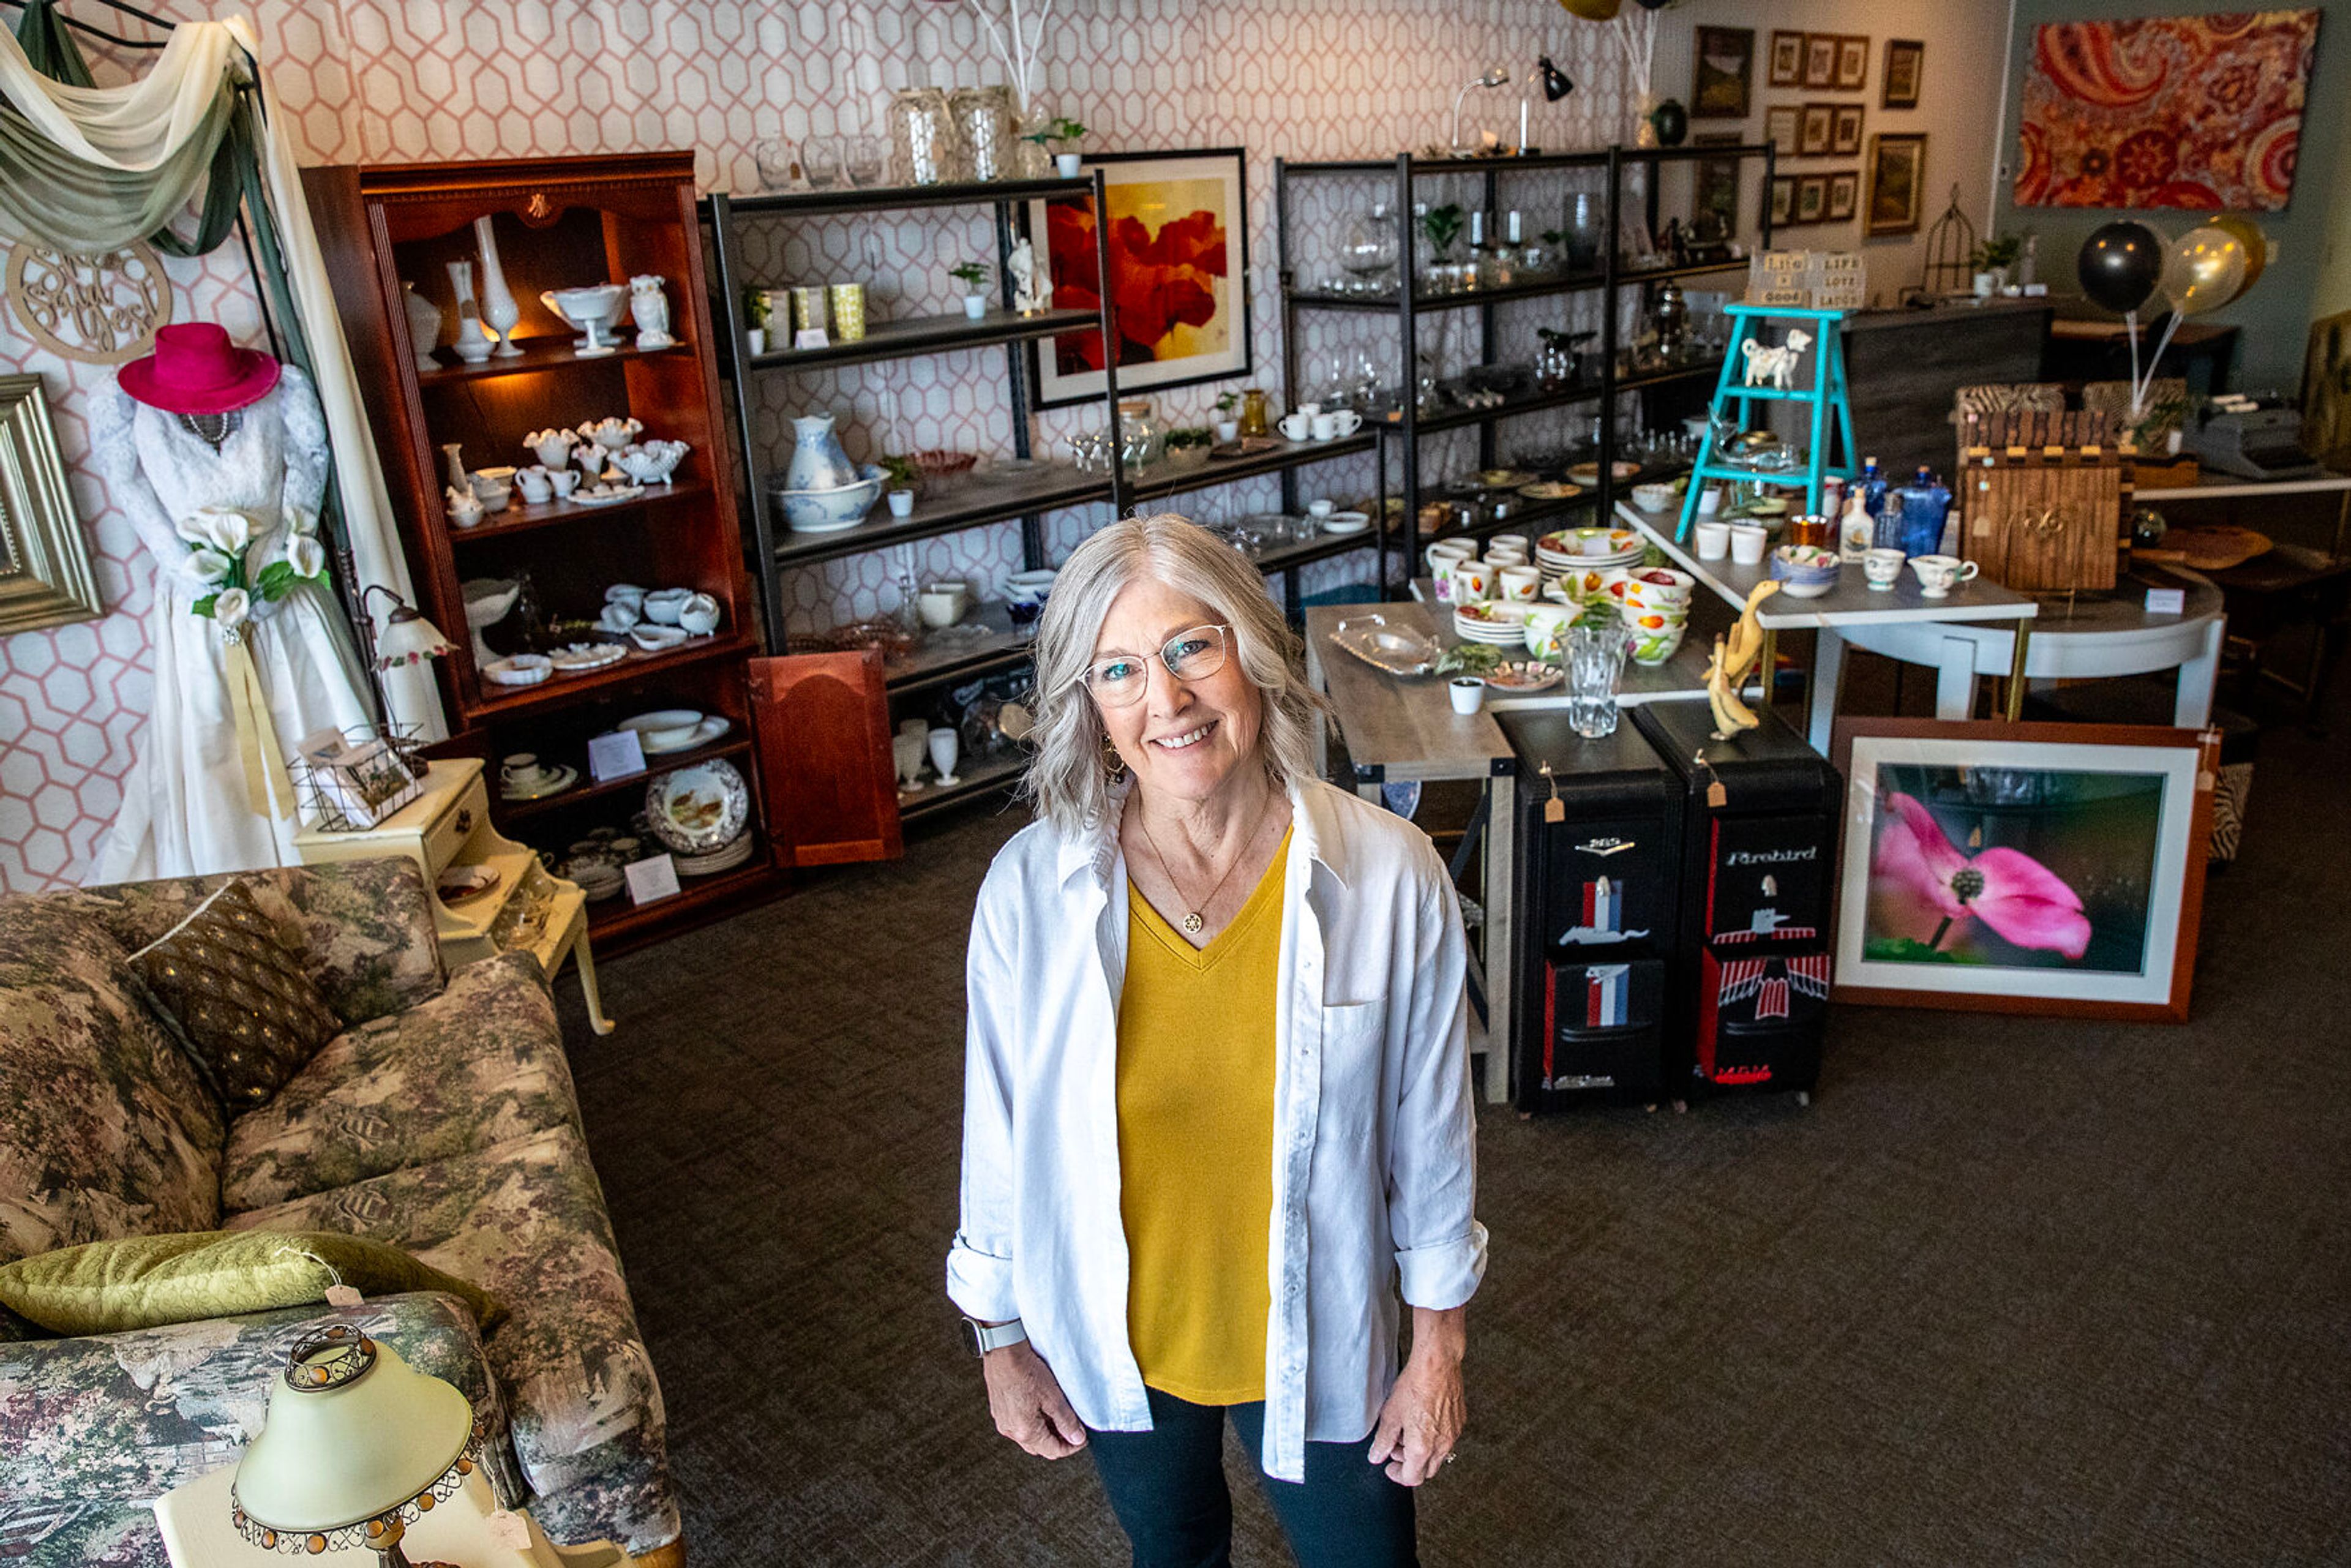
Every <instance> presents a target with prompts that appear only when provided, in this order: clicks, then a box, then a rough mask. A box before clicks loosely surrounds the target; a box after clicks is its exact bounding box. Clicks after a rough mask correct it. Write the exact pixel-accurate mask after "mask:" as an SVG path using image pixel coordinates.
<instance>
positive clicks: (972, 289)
mask: <svg viewBox="0 0 2351 1568" xmlns="http://www.w3.org/2000/svg"><path fill="white" fill-rule="evenodd" d="M947 276H948V277H952V278H954V279H955V280H956V282H957V283H960V284H962V285H963V313H964V314H965V315H967V316H968V317H970V318H971V319H973V320H975V321H977V320H978V319H980V318H981V317H983V316H985V315H987V295H986V294H984V293H982V292H981V290H982V289H985V288H986V287H987V277H988V273H987V263H986V262H983V261H963V262H957V263H956V265H955V266H953V267H948V268H947Z"/></svg>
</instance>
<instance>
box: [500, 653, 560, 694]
mask: <svg viewBox="0 0 2351 1568" xmlns="http://www.w3.org/2000/svg"><path fill="white" fill-rule="evenodd" d="M554 673H555V666H554V664H552V663H550V662H549V660H548V659H546V658H545V657H543V656H542V655H540V654H538V653H517V654H515V655H514V656H513V657H511V658H506V659H493V660H491V661H490V662H489V663H488V664H484V665H483V666H482V674H483V677H484V678H485V679H487V680H492V681H496V683H497V684H498V685H502V686H535V685H538V683H539V682H541V681H543V680H545V679H547V677H548V676H549V675H551V674H554Z"/></svg>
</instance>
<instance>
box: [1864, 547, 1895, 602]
mask: <svg viewBox="0 0 2351 1568" xmlns="http://www.w3.org/2000/svg"><path fill="white" fill-rule="evenodd" d="M1902 566H1903V555H1902V552H1901V551H1900V550H1898V549H1873V550H1866V551H1865V552H1863V554H1862V558H1861V570H1862V571H1863V573H1864V574H1865V576H1867V577H1868V579H1869V586H1870V587H1871V588H1873V589H1876V590H1877V591H1880V592H1883V591H1886V590H1888V589H1890V588H1892V587H1893V586H1894V585H1895V584H1896V583H1897V582H1899V581H1901V580H1902Z"/></svg>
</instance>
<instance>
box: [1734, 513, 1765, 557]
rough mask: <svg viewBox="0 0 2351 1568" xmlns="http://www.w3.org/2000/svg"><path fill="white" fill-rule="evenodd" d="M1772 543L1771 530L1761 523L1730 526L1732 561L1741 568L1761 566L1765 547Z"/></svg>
mask: <svg viewBox="0 0 2351 1568" xmlns="http://www.w3.org/2000/svg"><path fill="white" fill-rule="evenodd" d="M1770 543H1771V532H1770V530H1768V529H1766V528H1764V527H1763V525H1762V524H1761V523H1733V524H1731V525H1730V559H1732V560H1734V561H1736V562H1738V563H1739V564H1740V566H1761V565H1762V564H1763V549H1764V547H1765V546H1767V545H1769V544H1770Z"/></svg>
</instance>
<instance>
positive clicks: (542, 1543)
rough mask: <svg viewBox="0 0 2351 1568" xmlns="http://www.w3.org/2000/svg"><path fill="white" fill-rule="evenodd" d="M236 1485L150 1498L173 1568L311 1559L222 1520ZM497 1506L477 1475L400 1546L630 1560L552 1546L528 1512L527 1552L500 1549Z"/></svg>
mask: <svg viewBox="0 0 2351 1568" xmlns="http://www.w3.org/2000/svg"><path fill="white" fill-rule="evenodd" d="M235 1484H236V1467H235V1465H233V1464H229V1465H223V1466H222V1467H221V1468H220V1469H216V1470H210V1471H207V1472H205V1473H204V1474H203V1475H201V1476H198V1477H197V1478H196V1479H194V1480H192V1481H190V1482H188V1483H187V1484H186V1485H185V1486H181V1487H174V1488H172V1490H170V1491H168V1492H165V1493H164V1494H163V1495H162V1497H160V1498H157V1499H156V1500H155V1522H156V1525H157V1527H158V1528H160V1529H161V1530H162V1532H163V1550H164V1552H166V1553H167V1554H168V1555H169V1556H170V1557H171V1559H172V1568H273V1565H274V1568H285V1565H286V1564H287V1563H289V1562H309V1561H313V1559H310V1558H308V1557H302V1556H297V1557H291V1558H289V1557H287V1556H286V1555H285V1554H284V1553H282V1552H265V1551H263V1550H262V1549H261V1548H260V1547H258V1546H256V1545H254V1544H253V1543H252V1542H248V1541H246V1539H245V1537H243V1536H241V1535H239V1534H238V1533H237V1532H236V1526H235V1525H234V1524H232V1523H231V1522H229V1489H230V1488H231V1487H233V1486H235ZM496 1506H497V1504H496V1500H494V1499H493V1498H492V1497H491V1496H490V1485H489V1482H488V1481H486V1480H485V1479H483V1478H482V1475H481V1472H480V1471H478V1470H476V1471H475V1473H474V1474H473V1475H472V1476H470V1477H468V1478H467V1479H466V1481H465V1485H464V1486H462V1487H460V1488H458V1489H457V1490H456V1491H455V1492H453V1493H451V1494H450V1496H449V1497H447V1498H446V1499H444V1500H443V1501H442V1503H441V1505H440V1506H439V1507H438V1508H435V1509H434V1511H432V1512H430V1513H427V1514H423V1515H421V1516H420V1517H419V1518H418V1519H417V1521H416V1522H415V1523H413V1524H412V1525H410V1526H409V1527H408V1534H407V1537H406V1539H404V1540H403V1541H402V1542H401V1549H402V1551H404V1552H407V1553H408V1555H409V1558H410V1560H411V1561H412V1562H416V1563H426V1562H432V1561H436V1560H437V1561H440V1562H444V1563H456V1564H457V1565H458V1568H610V1565H618V1564H622V1563H627V1562H628V1561H629V1557H628V1554H627V1553H625V1552H622V1550H621V1549H620V1548H619V1547H617V1546H611V1545H599V1546H558V1545H556V1544H555V1543H554V1542H551V1541H549V1540H548V1539H547V1537H546V1536H545V1535H544V1534H542V1533H540V1531H539V1528H538V1521H536V1520H533V1519H531V1517H530V1515H529V1514H528V1513H523V1514H520V1515H519V1517H520V1518H521V1519H523V1520H524V1521H526V1523H527V1524H528V1528H529V1530H530V1545H529V1547H528V1549H523V1548H517V1547H512V1546H500V1545H498V1544H497V1543H496V1542H494V1541H492V1540H491V1539H490V1524H489V1521H490V1513H491V1511H492V1510H493V1509H495V1508H496ZM365 1555H366V1557H367V1559H368V1560H372V1559H373V1557H374V1553H373V1552H369V1553H366V1554H365ZM360 1558H361V1553H360V1552H336V1553H334V1555H333V1559H332V1560H333V1561H336V1562H344V1561H350V1562H358V1561H360ZM316 1561H319V1562H326V1561H329V1559H327V1558H323V1557H322V1558H319V1559H316Z"/></svg>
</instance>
